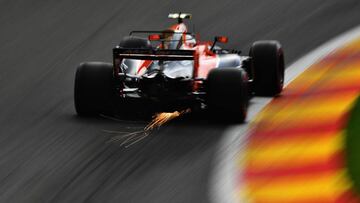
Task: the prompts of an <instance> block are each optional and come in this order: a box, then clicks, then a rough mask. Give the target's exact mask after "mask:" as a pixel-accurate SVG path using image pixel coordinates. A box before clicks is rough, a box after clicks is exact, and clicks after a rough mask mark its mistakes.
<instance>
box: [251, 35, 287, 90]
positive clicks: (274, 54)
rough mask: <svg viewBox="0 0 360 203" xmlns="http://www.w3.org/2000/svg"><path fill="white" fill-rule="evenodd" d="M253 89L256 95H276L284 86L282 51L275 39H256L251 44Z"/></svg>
mask: <svg viewBox="0 0 360 203" xmlns="http://www.w3.org/2000/svg"><path fill="white" fill-rule="evenodd" d="M249 55H250V57H251V58H252V62H253V67H254V71H255V74H254V82H253V88H254V89H253V90H254V92H255V95H258V96H276V95H278V94H279V93H280V92H281V91H282V89H283V86H284V71H285V67H284V66H285V64H284V53H283V50H282V48H281V45H280V43H279V42H277V41H257V42H254V44H253V45H252V46H251V49H250V53H249Z"/></svg>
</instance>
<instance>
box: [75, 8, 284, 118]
mask: <svg viewBox="0 0 360 203" xmlns="http://www.w3.org/2000/svg"><path fill="white" fill-rule="evenodd" d="M190 17H191V15H190V14H185V13H173V14H169V18H173V19H177V20H178V23H177V24H175V25H173V26H171V27H170V28H169V29H165V30H162V31H132V32H130V35H129V36H127V37H124V38H123V40H122V41H121V42H120V44H119V45H118V46H116V47H115V48H114V49H113V63H103V62H85V63H82V64H80V66H79V67H78V69H77V72H76V77H75V108H76V111H77V113H78V115H96V114H100V113H105V114H106V113H112V112H114V109H115V106H117V107H116V108H117V109H118V111H117V112H116V113H119V114H121V113H122V112H124V113H125V112H126V113H129V112H134V111H140V110H141V108H139V107H145V108H146V109H147V110H150V111H152V112H173V111H176V110H182V109H188V108H191V109H193V110H208V111H209V112H213V114H211V115H219V114H221V115H223V116H226V117H227V118H228V117H230V116H231V117H232V118H234V119H235V120H236V121H239V122H242V121H244V119H245V118H246V112H247V108H248V103H249V98H251V96H252V95H261V96H275V95H277V94H279V93H280V92H281V91H282V88H283V82H284V55H283V50H282V48H281V45H280V44H279V43H278V42H277V41H258V42H255V43H253V45H252V46H251V49H250V53H249V56H242V55H240V53H239V52H237V51H231V52H230V51H228V50H225V49H222V48H220V47H219V46H217V43H226V42H227V41H228V39H227V37H215V40H214V41H213V42H201V41H198V40H197V38H196V35H195V34H194V33H190V32H188V29H187V27H186V25H185V24H184V23H183V19H187V18H190ZM144 35H146V38H144ZM140 36H142V37H140ZM114 104H116V105H114Z"/></svg>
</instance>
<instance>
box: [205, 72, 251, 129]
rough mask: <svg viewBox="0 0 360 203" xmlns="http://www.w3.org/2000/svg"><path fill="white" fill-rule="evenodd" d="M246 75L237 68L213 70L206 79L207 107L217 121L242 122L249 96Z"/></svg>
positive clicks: (244, 117)
mask: <svg viewBox="0 0 360 203" xmlns="http://www.w3.org/2000/svg"><path fill="white" fill-rule="evenodd" d="M247 80H248V79H247V74H246V72H245V71H244V70H242V69H239V68H217V69H213V70H212V71H211V72H210V73H209V76H208V79H207V83H206V84H207V85H206V87H207V105H208V108H209V111H210V113H211V114H212V115H213V116H216V117H217V118H216V119H217V120H222V121H233V122H244V120H245V119H246V114H247V108H248V102H249V95H248V87H247V83H248V81H247Z"/></svg>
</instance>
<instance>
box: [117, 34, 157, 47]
mask: <svg viewBox="0 0 360 203" xmlns="http://www.w3.org/2000/svg"><path fill="white" fill-rule="evenodd" d="M119 46H120V47H121V48H133V49H134V48H137V49H150V48H151V43H150V41H149V40H148V39H145V38H141V37H136V36H127V37H124V38H123V39H122V40H121V42H120V44H119Z"/></svg>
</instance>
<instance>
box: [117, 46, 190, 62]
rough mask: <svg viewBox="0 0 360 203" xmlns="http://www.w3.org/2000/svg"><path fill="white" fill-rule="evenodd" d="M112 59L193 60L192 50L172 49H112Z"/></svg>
mask: <svg viewBox="0 0 360 203" xmlns="http://www.w3.org/2000/svg"><path fill="white" fill-rule="evenodd" d="M113 57H114V60H115V59H125V58H127V59H139V60H159V61H181V60H194V58H195V51H194V50H172V49H156V50H155V49H130V48H114V49H113Z"/></svg>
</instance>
